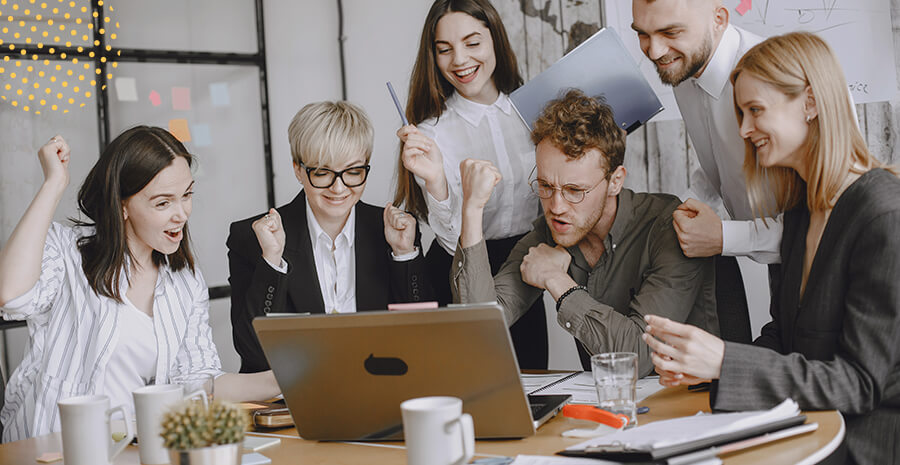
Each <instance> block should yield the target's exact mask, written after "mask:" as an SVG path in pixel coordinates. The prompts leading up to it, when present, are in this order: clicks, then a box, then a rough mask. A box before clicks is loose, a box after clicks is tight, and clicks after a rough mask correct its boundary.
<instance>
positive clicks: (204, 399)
mask: <svg viewBox="0 0 900 465" xmlns="http://www.w3.org/2000/svg"><path fill="white" fill-rule="evenodd" d="M194 397H199V398H200V399H201V400H202V402H203V406H204V407H208V406H209V397H207V396H206V391H204V390H203V389H197V390H196V391H194V392H192V393H190V394H188V395H186V396H184V400H188V399H193V398H194Z"/></svg>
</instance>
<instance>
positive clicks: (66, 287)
mask: <svg viewBox="0 0 900 465" xmlns="http://www.w3.org/2000/svg"><path fill="white" fill-rule="evenodd" d="M90 234H93V229H92V228H82V227H75V228H71V227H68V226H63V225H61V224H58V223H53V224H52V225H51V226H50V230H49V231H48V232H47V241H46V243H45V244H44V256H43V260H42V263H41V276H40V279H38V282H37V283H36V284H35V286H34V287H33V288H32V289H31V290H29V291H28V292H26V293H25V294H24V295H22V296H20V297H18V298H16V299H13V300H12V301H10V302H8V303H7V304H6V306H5V307H0V314H2V316H3V318H4V319H7V320H25V321H26V322H27V324H28V333H29V339H28V343H27V345H26V347H25V358H24V359H23V360H22V363H21V364H20V365H19V367H18V368H16V370H15V371H14V372H13V374H12V376H11V377H10V380H9V384H8V385H7V390H6V401H5V403H4V405H3V409H2V411H0V421H2V423H3V442H9V441H16V440H19V439H25V438H29V437H34V436H40V435H43V434H47V433H50V432H53V431H59V429H60V424H59V410H58V409H57V407H56V403H57V402H59V401H60V400H62V399H65V398H67V397H72V396H78V395H85V394H104V393H105V392H106V386H107V376H114V374H110V373H107V370H106V368H107V365H108V363H109V360H110V356H111V355H112V353H113V349H115V347H117V345H118V335H119V330H118V329H119V324H118V318H119V310H120V309H123V308H124V307H122V304H119V303H118V302H116V301H114V300H112V299H110V298H108V297H102V296H99V295H97V294H96V293H95V292H94V291H93V290H91V288H90V286H89V285H88V281H87V277H86V276H85V275H84V272H83V271H82V268H81V254H80V253H79V251H78V247H77V246H76V241H77V240H78V238H79V237H82V236H84V235H90ZM119 289H120V292H121V293H122V295H124V294H125V292H126V290H127V289H128V283H127V281H126V280H125V277H124V273H123V277H122V280H121V281H120V283H119ZM208 310H209V293H208V291H207V287H206V282H205V281H204V280H203V276H202V275H201V274H200V271H199V270H196V271H195V272H193V273H192V272H191V271H190V270H188V269H186V268H185V269H182V270H181V271H177V272H176V271H172V270H171V269H169V268H168V267H167V266H163V267H161V268H160V270H159V276H158V278H157V281H156V290H155V296H154V300H153V326H154V329H155V332H156V347H157V353H158V362H157V368H156V382H157V383H165V382H167V380H172V381H173V382H177V381H178V379H179V377H181V376H183V375H186V374H189V373H197V372H205V373H210V374H213V375H219V374H221V373H222V371H221V364H220V362H219V355H218V352H217V351H216V346H215V344H213V340H212V329H211V328H210V326H209V315H208Z"/></svg>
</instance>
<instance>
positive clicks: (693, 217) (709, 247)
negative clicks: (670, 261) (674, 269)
mask: <svg viewBox="0 0 900 465" xmlns="http://www.w3.org/2000/svg"><path fill="white" fill-rule="evenodd" d="M672 226H673V227H674V228H675V233H676V234H677V235H678V243H679V244H680V245H681V250H682V252H684V255H685V256H686V257H712V256H713V255H719V254H721V253H722V220H721V219H719V216H718V215H716V212H714V211H713V209H712V208H710V206H709V205H706V204H705V203H703V202H701V201H699V200H696V199H688V200H687V201H686V202H684V203H683V204H681V205H679V206H678V208H677V209H675V211H674V212H672Z"/></svg>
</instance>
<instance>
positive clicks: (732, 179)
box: [674, 25, 782, 263]
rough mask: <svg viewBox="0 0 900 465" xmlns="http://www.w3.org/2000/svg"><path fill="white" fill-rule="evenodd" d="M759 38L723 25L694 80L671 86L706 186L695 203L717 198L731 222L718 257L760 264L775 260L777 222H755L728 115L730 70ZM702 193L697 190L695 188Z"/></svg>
mask: <svg viewBox="0 0 900 465" xmlns="http://www.w3.org/2000/svg"><path fill="white" fill-rule="evenodd" d="M761 41H762V38H761V37H759V36H756V35H754V34H752V33H750V32H747V31H745V30H743V29H740V28H738V27H736V26H733V25H729V26H728V28H727V29H726V30H725V33H724V34H723V35H722V40H721V41H720V42H719V46H718V47H717V48H716V50H715V52H714V53H713V56H712V58H711V59H710V62H709V64H707V66H706V69H704V70H703V74H701V75H700V77H698V78H694V77H691V78H688V79H687V80H686V81H684V82H682V83H681V84H679V85H678V86H676V87H675V89H674V90H675V99H676V100H677V101H678V108H679V109H680V110H681V116H682V117H683V118H684V124H685V127H686V128H687V131H688V134H689V135H690V137H691V142H692V143H693V144H694V148H695V149H696V151H697V159H698V160H699V162H700V167H701V168H702V169H703V174H704V175H705V177H706V180H707V181H708V182H709V184H710V186H709V189H706V192H705V193H706V195H705V196H704V195H701V197H704V198H702V199H701V200H703V201H705V202H706V203H709V204H715V203H716V201H717V199H716V198H715V196H716V195H718V196H720V197H721V200H722V203H723V204H724V206H725V209H726V210H727V212H728V214H729V215H730V216H731V220H732V221H727V220H726V221H723V222H722V255H747V256H749V257H750V258H752V259H754V260H756V261H757V262H760V263H778V262H780V261H781V255H780V251H779V247H780V245H781V233H782V224H781V221H780V218H781V217H780V216H779V218H778V219H777V220H773V219H771V218H770V219H768V220H767V221H766V223H767V225H765V224H763V222H762V220H761V219H758V218H756V215H754V212H753V209H752V208H751V206H750V199H749V197H748V195H747V183H746V181H745V178H744V172H743V166H744V155H745V153H744V152H745V147H744V139H743V138H742V137H741V135H740V131H739V128H738V123H737V117H736V116H735V112H734V88H733V86H732V85H731V80H730V78H731V71H732V70H734V67H735V65H737V62H738V61H739V60H740V58H741V57H742V56H744V53H746V52H747V50H749V49H750V48H752V47H753V46H754V45H756V44H758V43H759V42H761ZM696 192H697V193H698V194H703V193H704V192H703V189H698V190H696Z"/></svg>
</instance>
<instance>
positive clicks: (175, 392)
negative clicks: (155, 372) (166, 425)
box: [131, 384, 207, 465]
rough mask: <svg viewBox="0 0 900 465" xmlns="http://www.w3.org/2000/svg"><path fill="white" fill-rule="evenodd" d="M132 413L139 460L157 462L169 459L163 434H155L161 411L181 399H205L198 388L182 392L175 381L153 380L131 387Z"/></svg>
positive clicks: (162, 412)
mask: <svg viewBox="0 0 900 465" xmlns="http://www.w3.org/2000/svg"><path fill="white" fill-rule="evenodd" d="M131 395H132V396H134V413H135V415H136V416H137V435H138V448H139V450H140V455H141V463H142V464H145V465H158V464H164V463H169V451H167V450H166V448H165V447H164V446H163V438H162V437H161V436H160V435H159V433H160V427H161V423H162V416H163V414H164V413H165V412H166V411H167V410H169V408H170V407H172V406H173V405H175V404H177V403H179V402H181V400H182V399H190V398H193V397H198V396H199V397H200V399H201V400H202V402H203V403H204V404H206V403H207V398H206V392H204V391H202V390H199V391H196V392H192V393H190V394H189V395H187V396H185V395H183V390H182V387H181V386H180V385H177V384H156V385H152V386H144V387H140V388H137V389H135V390H134V391H132V393H131Z"/></svg>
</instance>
